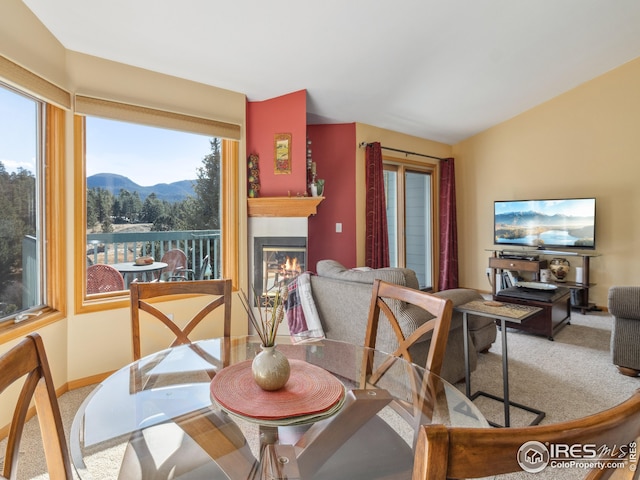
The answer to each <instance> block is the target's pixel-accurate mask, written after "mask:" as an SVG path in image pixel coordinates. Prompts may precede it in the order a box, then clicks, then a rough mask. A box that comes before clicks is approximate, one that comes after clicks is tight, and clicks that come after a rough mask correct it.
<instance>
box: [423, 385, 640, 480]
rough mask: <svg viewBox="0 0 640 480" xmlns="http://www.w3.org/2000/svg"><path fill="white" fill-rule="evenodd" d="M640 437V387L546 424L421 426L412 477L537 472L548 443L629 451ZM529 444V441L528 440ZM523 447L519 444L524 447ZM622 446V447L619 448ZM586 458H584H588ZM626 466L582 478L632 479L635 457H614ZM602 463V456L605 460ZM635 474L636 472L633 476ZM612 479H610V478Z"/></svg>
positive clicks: (427, 479) (440, 478) (428, 479)
mask: <svg viewBox="0 0 640 480" xmlns="http://www.w3.org/2000/svg"><path fill="white" fill-rule="evenodd" d="M639 435H640V390H636V392H635V393H634V394H633V395H632V396H631V397H630V398H629V399H628V400H626V401H624V402H622V403H621V404H619V405H617V406H615V407H613V408H610V409H608V410H605V411H603V412H600V413H596V414H594V415H590V416H587V417H584V418H580V419H577V420H570V421H566V422H560V423H555V424H551V425H535V426H530V427H520V428H462V427H447V426H444V425H423V426H421V427H420V434H419V437H418V443H417V446H416V451H415V461H414V469H413V480H444V479H449V478H481V477H490V476H493V475H501V474H505V473H513V472H522V471H523V470H524V468H523V465H524V467H526V468H527V471H530V472H532V473H533V472H534V471H541V470H542V469H544V468H549V467H547V466H546V465H547V464H546V462H547V461H548V457H547V456H546V455H548V454H549V452H548V450H547V452H546V454H545V449H546V448H547V446H549V445H551V444H558V445H560V444H561V445H578V446H579V448H580V447H581V446H584V445H595V448H596V449H597V448H599V447H600V446H605V447H607V448H610V449H612V450H613V452H616V451H617V452H622V451H624V452H626V453H627V454H629V448H630V447H629V444H630V443H631V442H637V441H638V436H639ZM530 442H531V443H530ZM525 445H526V446H527V448H523V446H525ZM623 449H624V450H623ZM580 460H581V459H580ZM588 460H589V459H586V460H585V461H588ZM614 461H616V462H617V461H624V462H625V463H627V465H626V467H625V468H619V469H615V470H613V469H610V468H611V467H609V469H606V468H604V469H597V468H596V469H593V470H591V471H587V474H586V477H585V478H587V479H600V478H610V476H611V475H612V474H615V475H614V477H615V476H616V475H622V477H616V478H629V479H631V478H637V475H638V472H636V470H635V468H636V467H637V461H638V457H637V455H634V456H631V455H627V456H626V458H616V459H614ZM604 463H605V464H606V463H607V462H606V460H605V461H604ZM634 472H636V473H635V474H634ZM614 477H611V478H614Z"/></svg>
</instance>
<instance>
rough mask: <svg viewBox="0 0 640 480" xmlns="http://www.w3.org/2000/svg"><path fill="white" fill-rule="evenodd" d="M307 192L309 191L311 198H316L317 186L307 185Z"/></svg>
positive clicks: (313, 184)
mask: <svg viewBox="0 0 640 480" xmlns="http://www.w3.org/2000/svg"><path fill="white" fill-rule="evenodd" d="M309 190H310V191H311V196H312V197H317V196H318V186H317V185H316V184H315V183H310V184H309Z"/></svg>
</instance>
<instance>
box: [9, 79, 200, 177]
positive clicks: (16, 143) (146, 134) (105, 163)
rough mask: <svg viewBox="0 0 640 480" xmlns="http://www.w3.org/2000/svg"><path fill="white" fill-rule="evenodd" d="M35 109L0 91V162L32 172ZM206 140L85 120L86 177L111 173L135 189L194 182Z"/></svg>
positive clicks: (22, 98)
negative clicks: (125, 179)
mask: <svg viewBox="0 0 640 480" xmlns="http://www.w3.org/2000/svg"><path fill="white" fill-rule="evenodd" d="M34 105H35V103H33V101H32V100H30V99H27V98H24V97H22V96H20V95H17V94H15V93H13V92H10V91H8V90H6V89H4V88H0V161H2V163H3V164H4V166H5V168H6V169H7V171H9V172H15V171H16V170H17V169H18V168H19V167H22V168H24V169H26V170H29V171H31V172H33V171H35V157H36V145H35V139H34V136H33V132H34V129H35V127H34V126H35V118H36V115H35V106H34ZM210 140H211V137H208V136H204V135H195V134H191V133H183V132H177V131H172V130H163V129H159V128H154V127H147V126H141V125H136V124H131V123H125V122H117V121H113V120H104V119H101V118H97V117H90V118H87V176H91V175H94V174H96V173H117V174H119V175H124V176H125V177H128V178H130V179H131V180H133V181H134V182H136V183H137V184H139V185H141V186H151V185H156V184H158V183H171V182H176V181H178V180H193V179H195V178H197V173H196V169H197V168H198V167H200V166H202V159H203V158H204V156H205V155H207V154H209V153H210V152H211V145H210Z"/></svg>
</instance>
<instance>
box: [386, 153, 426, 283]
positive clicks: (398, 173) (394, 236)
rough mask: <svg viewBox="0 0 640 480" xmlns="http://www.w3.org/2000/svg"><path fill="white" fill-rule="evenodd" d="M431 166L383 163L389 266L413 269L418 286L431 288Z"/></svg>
mask: <svg viewBox="0 0 640 480" xmlns="http://www.w3.org/2000/svg"><path fill="white" fill-rule="evenodd" d="M432 173H433V172H432V169H431V168H424V167H419V166H416V165H403V164H385V176H384V179H385V194H386V201H387V223H388V229H389V252H390V260H391V266H393V267H405V268H410V269H412V270H414V271H415V272H416V275H417V277H418V282H419V283H420V288H421V289H424V290H430V289H432V288H433V265H434V258H433V256H434V253H433V252H434V249H433V232H434V228H433V203H434V201H433V198H434V197H433V195H434V188H433V175H432Z"/></svg>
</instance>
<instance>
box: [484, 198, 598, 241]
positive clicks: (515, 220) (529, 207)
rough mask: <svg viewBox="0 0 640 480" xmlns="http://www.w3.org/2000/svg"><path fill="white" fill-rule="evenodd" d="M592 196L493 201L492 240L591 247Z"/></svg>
mask: <svg viewBox="0 0 640 480" xmlns="http://www.w3.org/2000/svg"><path fill="white" fill-rule="evenodd" d="M595 218H596V202H595V199H594V198H579V199H562V200H523V201H496V202H495V203H494V241H495V243H496V244H499V245H521V246H530V247H537V248H551V247H566V248H595Z"/></svg>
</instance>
